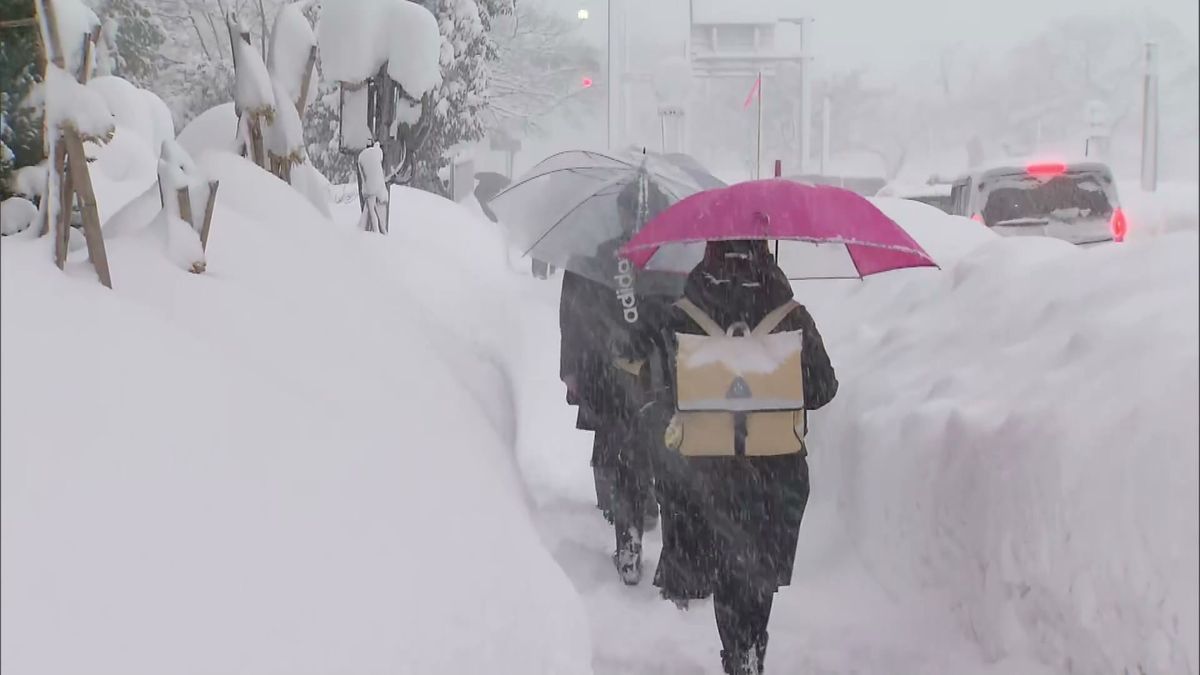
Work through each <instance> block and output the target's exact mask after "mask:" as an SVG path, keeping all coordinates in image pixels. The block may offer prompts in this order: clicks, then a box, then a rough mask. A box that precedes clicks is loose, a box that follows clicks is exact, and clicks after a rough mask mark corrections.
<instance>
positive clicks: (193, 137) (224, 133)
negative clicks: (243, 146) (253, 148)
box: [176, 103, 238, 159]
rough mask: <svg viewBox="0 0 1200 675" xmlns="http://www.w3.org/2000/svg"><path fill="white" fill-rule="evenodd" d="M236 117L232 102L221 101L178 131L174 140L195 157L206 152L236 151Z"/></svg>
mask: <svg viewBox="0 0 1200 675" xmlns="http://www.w3.org/2000/svg"><path fill="white" fill-rule="evenodd" d="M237 134H238V119H237V114H236V113H234V111H233V103H222V104H221V105H218V106H214V107H212V108H209V109H208V110H205V111H204V112H202V113H200V114H199V115H197V116H196V118H195V119H193V120H192V121H191V122H188V123H187V125H186V126H184V127H183V129H182V130H181V131H180V132H179V136H178V137H177V138H176V140H177V141H178V142H179V144H180V145H181V146H183V149H184V150H187V151H188V154H190V155H191V156H192V157H195V158H197V159H199V158H201V157H203V156H204V155H205V154H206V153H208V152H212V151H216V152H237V148H238V138H237Z"/></svg>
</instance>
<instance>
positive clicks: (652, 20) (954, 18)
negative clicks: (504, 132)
mask: <svg viewBox="0 0 1200 675" xmlns="http://www.w3.org/2000/svg"><path fill="white" fill-rule="evenodd" d="M540 1H541V2H542V3H543V4H544V5H546V6H549V7H554V8H556V9H559V10H560V11H563V12H564V13H565V14H569V15H574V14H575V13H576V12H577V10H578V9H579V8H580V7H586V8H589V10H590V11H591V13H592V16H593V19H594V20H593V21H591V22H589V23H590V25H588V26H586V28H587V33H588V36H589V38H591V39H593V40H595V41H597V42H598V43H602V42H603V40H604V20H603V16H604V7H605V4H606V0H540ZM624 1H625V2H626V3H627V6H629V7H631V8H632V9H631V11H632V14H633V16H634V17H636V20H634V21H633V22H632V29H631V30H632V31H633V32H634V33H635V34H636V35H638V36H641V37H643V39H661V40H663V41H671V42H682V40H683V39H684V36H685V34H686V31H687V5H688V3H687V0H624ZM727 1H728V2H730V3H737V4H739V5H744V4H746V3H755V2H757V3H764V4H771V5H774V6H776V7H777V8H780V9H781V10H782V11H781V13H785V14H799V15H806V16H811V17H813V18H814V19H815V20H816V24H815V26H814V31H813V43H812V44H813V55H814V56H815V57H816V58H817V59H818V62H819V66H818V67H820V68H830V69H832V70H844V69H847V68H853V67H867V68H869V69H870V70H873V71H877V72H879V73H880V74H881V75H884V74H886V73H888V72H899V71H902V70H904V69H905V68H906V67H908V66H911V65H912V64H913V63H914V62H915V61H918V60H922V59H926V58H931V57H932V56H933V55H936V54H937V52H938V50H939V48H941V47H943V46H946V45H950V44H955V43H962V42H965V43H967V44H968V45H971V46H973V47H976V48H978V49H981V50H984V51H992V50H1002V49H1004V48H1007V47H1011V46H1013V45H1015V44H1018V43H1019V42H1021V41H1022V40H1025V39H1028V38H1030V37H1032V36H1033V35H1034V34H1036V33H1037V32H1038V30H1039V28H1040V27H1041V26H1043V25H1045V23H1047V22H1048V21H1052V20H1054V19H1058V18H1063V17H1068V16H1072V15H1077V14H1081V13H1089V14H1097V13H1104V14H1107V13H1129V12H1143V11H1150V12H1154V13H1156V14H1158V15H1160V16H1162V17H1164V18H1166V19H1168V20H1170V21H1172V22H1174V23H1175V24H1176V25H1177V26H1179V28H1180V30H1181V31H1182V32H1183V33H1184V35H1186V36H1188V37H1189V38H1190V39H1191V40H1192V42H1193V43H1194V44H1195V43H1197V42H1198V40H1200V38H1198V29H1197V23H1198V19H1200V15H1198V12H1197V7H1198V5H1200V3H1198V2H1197V0H727Z"/></svg>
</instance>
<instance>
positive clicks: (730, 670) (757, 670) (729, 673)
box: [721, 649, 763, 675]
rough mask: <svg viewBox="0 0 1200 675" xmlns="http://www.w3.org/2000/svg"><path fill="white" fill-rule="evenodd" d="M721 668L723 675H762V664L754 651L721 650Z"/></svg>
mask: <svg viewBox="0 0 1200 675" xmlns="http://www.w3.org/2000/svg"><path fill="white" fill-rule="evenodd" d="M721 667H722V668H724V669H725V675H762V672H763V671H762V662H761V661H759V659H758V651H757V650H756V649H746V650H741V649H722V650H721Z"/></svg>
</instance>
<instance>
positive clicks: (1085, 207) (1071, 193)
mask: <svg viewBox="0 0 1200 675" xmlns="http://www.w3.org/2000/svg"><path fill="white" fill-rule="evenodd" d="M1112 211H1113V207H1112V203H1111V202H1110V201H1109V199H1108V194H1107V193H1106V192H1105V181H1104V178H1103V177H1102V176H1100V175H1099V174H1094V173H1081V174H1067V175H1062V176H1055V177H1053V178H1050V179H1049V180H1043V179H1040V178H1036V177H1033V176H1014V177H1003V178H999V179H997V180H996V181H995V182H993V183H992V187H991V190H990V191H989V193H988V196H987V202H986V203H985V204H984V207H983V213H982V215H983V220H984V222H985V223H987V224H988V225H998V224H1003V223H1007V222H1020V221H1023V220H1047V219H1054V220H1065V221H1072V220H1087V219H1092V218H1108V217H1109V216H1111V215H1112Z"/></svg>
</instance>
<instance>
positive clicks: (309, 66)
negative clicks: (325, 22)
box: [296, 45, 317, 119]
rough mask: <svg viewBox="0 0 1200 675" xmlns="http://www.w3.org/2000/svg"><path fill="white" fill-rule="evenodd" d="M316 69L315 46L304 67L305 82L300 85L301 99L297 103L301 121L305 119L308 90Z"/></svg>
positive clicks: (309, 53)
mask: <svg viewBox="0 0 1200 675" xmlns="http://www.w3.org/2000/svg"><path fill="white" fill-rule="evenodd" d="M316 67H317V46H316V45H313V46H312V49H309V50H308V62H307V63H306V64H305V66H304V80H303V82H301V83H300V98H299V99H298V100H297V101H296V112H298V113H300V119H304V109H305V108H306V107H308V88H309V87H310V86H312V80H313V77H314V75H315V70H316Z"/></svg>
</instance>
